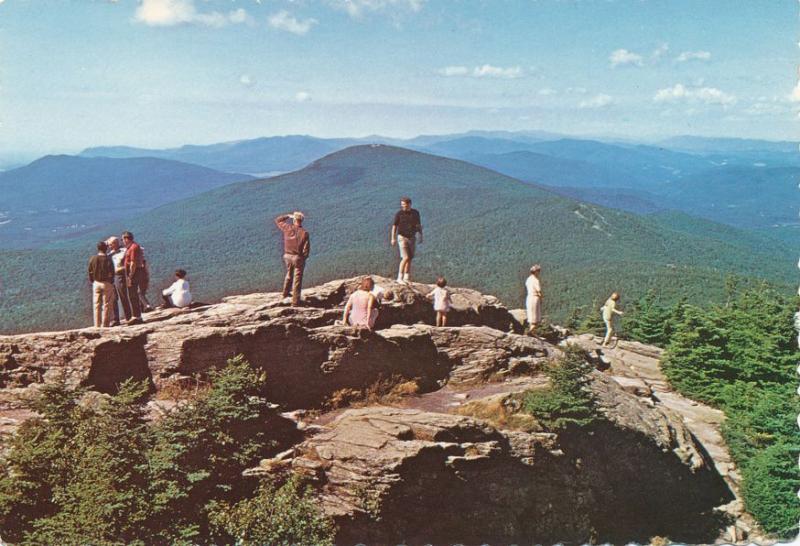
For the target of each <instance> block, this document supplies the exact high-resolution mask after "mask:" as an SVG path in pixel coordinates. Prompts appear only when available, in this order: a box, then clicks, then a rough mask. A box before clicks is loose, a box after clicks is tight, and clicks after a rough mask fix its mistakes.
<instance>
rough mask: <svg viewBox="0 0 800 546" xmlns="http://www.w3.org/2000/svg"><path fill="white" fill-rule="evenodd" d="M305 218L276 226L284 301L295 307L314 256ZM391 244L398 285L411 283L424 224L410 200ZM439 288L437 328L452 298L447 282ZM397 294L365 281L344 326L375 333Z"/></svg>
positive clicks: (297, 215)
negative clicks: (279, 237) (280, 241)
mask: <svg viewBox="0 0 800 546" xmlns="http://www.w3.org/2000/svg"><path fill="white" fill-rule="evenodd" d="M304 219H305V215H304V214H303V213H302V212H300V211H295V212H293V213H291V214H281V215H280V216H278V217H277V218H275V225H276V226H277V227H278V229H280V230H281V232H282V233H283V262H284V265H285V267H286V276H285V277H284V280H283V298H284V302H285V303H291V305H293V306H297V305H299V304H300V300H301V297H300V296H301V291H302V285H303V271H304V270H305V264H306V260H307V259H308V257H309V255H310V254H311V241H310V237H309V235H308V231H306V230H305V228H303V220H304ZM389 244H390V245H391V246H397V247H398V249H399V251H400V266H399V268H398V271H397V282H399V283H405V284H407V283H409V282H410V281H411V262H412V260H413V259H414V254H415V250H416V246H417V244H422V220H421V219H420V214H419V211H418V210H416V209H413V208H411V199H410V198H408V197H403V198H401V199H400V210H399V211H397V213H396V214H395V216H394V222H393V223H392V229H391V234H390V236H389ZM436 285H437V286H436V288H435V289H434V290H433V292H431V294H430V298H431V300H432V301H433V307H434V311H435V312H436V324H437V326H445V325H446V324H447V313H448V311H450V306H451V299H450V297H451V294H450V290H449V289H447V280H446V279H445V278H444V277H439V278H438V279H437V281H436ZM393 297H394V294H393V292H392V291H391V290H387V289H385V288H383V287H381V286H376V285H375V281H374V280H373V279H372V278H371V277H365V278H364V279H363V280H362V282H361V284H360V285H359V287H358V288H357V289H356V290H355V291H354V292H353V293H352V294H351V295H350V297H349V299H348V300H347V303H346V304H345V308H344V312H343V316H342V322H343V323H344V324H349V325H352V326H357V327H363V328H368V329H372V328H374V326H375V321H376V320H377V318H378V314H379V313H380V308H381V305H382V304H383V302H384V301H388V300H391V299H393Z"/></svg>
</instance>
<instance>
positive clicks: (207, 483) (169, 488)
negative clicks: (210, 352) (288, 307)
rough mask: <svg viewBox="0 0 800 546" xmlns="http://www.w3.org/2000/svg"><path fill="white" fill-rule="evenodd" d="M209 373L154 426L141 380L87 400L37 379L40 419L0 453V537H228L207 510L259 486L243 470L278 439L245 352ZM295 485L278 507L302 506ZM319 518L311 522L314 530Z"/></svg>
mask: <svg viewBox="0 0 800 546" xmlns="http://www.w3.org/2000/svg"><path fill="white" fill-rule="evenodd" d="M210 381H211V387H210V388H209V389H208V390H207V391H203V392H200V393H199V394H197V395H196V396H195V397H194V398H193V399H190V400H188V401H185V402H183V403H182V404H181V405H179V406H178V407H177V408H176V409H174V410H172V411H170V412H169V413H168V414H167V415H166V416H164V417H162V418H161V419H160V420H158V421H157V422H155V423H154V424H150V423H149V422H148V421H147V419H146V415H145V412H146V405H145V403H146V393H147V385H145V384H144V383H136V382H132V381H128V382H126V383H123V384H122V385H120V387H119V391H118V393H117V394H115V395H114V396H111V397H102V398H100V399H99V401H95V403H87V402H80V403H79V400H81V398H82V397H83V395H84V394H85V392H84V391H83V390H81V389H71V388H68V387H67V386H65V385H64V384H58V385H48V386H45V387H44V388H42V389H41V392H40V394H39V396H38V398H37V399H36V400H34V401H33V403H32V406H33V408H34V409H36V411H37V412H38V413H39V414H40V415H41V417H38V418H34V419H29V420H28V421H26V422H25V423H24V424H23V425H22V426H21V427H20V429H19V431H18V432H17V434H16V435H14V437H13V438H12V439H11V442H10V445H9V446H8V450H7V452H6V455H5V458H4V459H3V460H2V461H0V463H2V464H1V465H0V529H2V536H3V539H4V540H7V541H11V542H13V543H19V544H97V545H112V544H229V543H231V542H232V540H233V538H232V537H231V535H229V534H228V533H227V532H226V531H225V528H224V526H223V527H219V526H217V527H213V528H212V526H211V525H210V521H209V517H210V514H211V513H212V511H213V510H215V509H216V510H218V509H219V507H220V506H222V505H230V506H238V504H237V503H240V502H242V501H244V500H246V499H247V498H248V497H250V496H251V495H252V494H253V493H254V491H255V489H256V485H257V484H256V483H254V482H253V481H252V480H251V479H248V478H244V477H242V471H243V470H245V469H246V468H249V467H252V466H255V465H257V464H258V461H259V460H260V459H261V458H263V457H266V456H269V455H270V454H271V452H272V451H271V450H273V449H274V447H275V445H276V442H275V440H274V438H273V437H272V434H273V431H271V430H270V428H269V426H268V423H269V420H270V418H271V417H273V416H274V410H273V409H272V408H271V407H270V404H268V403H267V401H266V400H265V399H264V397H263V393H264V388H265V378H264V376H263V374H262V373H260V372H258V371H256V370H254V369H253V368H251V367H250V365H249V364H248V363H247V362H245V361H244V360H243V359H241V358H235V359H232V360H230V361H229V362H228V365H227V366H226V367H225V368H224V369H222V370H220V371H218V372H214V373H212V374H211V379H210ZM295 492H296V491H295ZM291 493H292V490H291V488H289V489H285V490H284V489H282V490H281V493H280V495H277V496H276V498H277V499H280V500H281V502H283V503H284V504H283V505H282V506H283V508H282V509H284V510H285V511H286V512H287V513H289V514H297V515H298V517H299V515H302V514H310V513H311V512H309V510H310V508H309V506H310V503H311V497H310V494H309V493H308V492H304V493H303V494H302V495H295V496H292V494H291ZM253 502H256V501H253ZM293 502H297V503H299V504H298V505H297V506H294V505H293V504H292V503H293ZM242 506H247V505H246V504H243V505H242ZM309 517H310V516H309ZM312 520H313V518H312V519H311V520H308V521H312ZM287 521H288V520H287ZM291 521H295V520H291ZM297 521H300V520H297ZM302 521H306V520H302ZM313 521H317V520H313ZM319 521H320V522H322V521H323V520H322V519H320V520H319ZM324 528H326V527H324V525H323V524H322V523H319V525H318V526H317V527H314V528H313V529H316V530H321V529H324ZM281 529H284V531H283V533H284V534H283V535H281V536H283V537H285V538H286V540H287V541H292V540H298V541H301V540H305V538H306V537H308V536H311V535H308V534H303V533H301V532H300V530H299V529H300V528H299V527H298V526H294V527H285V526H284V527H281ZM293 533H297V534H293ZM276 536H277V535H276ZM292 537H294V539H293V538H292Z"/></svg>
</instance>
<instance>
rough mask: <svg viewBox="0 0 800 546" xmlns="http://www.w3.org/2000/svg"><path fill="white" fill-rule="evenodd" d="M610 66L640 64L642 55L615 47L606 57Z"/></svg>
mask: <svg viewBox="0 0 800 546" xmlns="http://www.w3.org/2000/svg"><path fill="white" fill-rule="evenodd" d="M608 61H609V62H610V63H611V68H616V67H618V66H624V65H629V64H630V65H634V66H642V64H643V63H642V56H641V55H639V54H638V53H633V52H632V51H628V50H627V49H615V50H614V51H612V52H611V55H609V57H608Z"/></svg>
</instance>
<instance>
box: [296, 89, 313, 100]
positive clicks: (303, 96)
mask: <svg viewBox="0 0 800 546" xmlns="http://www.w3.org/2000/svg"><path fill="white" fill-rule="evenodd" d="M294 100H296V101H297V102H308V101H310V100H311V93H309V92H308V91H298V92H297V93H296V94H295V96H294Z"/></svg>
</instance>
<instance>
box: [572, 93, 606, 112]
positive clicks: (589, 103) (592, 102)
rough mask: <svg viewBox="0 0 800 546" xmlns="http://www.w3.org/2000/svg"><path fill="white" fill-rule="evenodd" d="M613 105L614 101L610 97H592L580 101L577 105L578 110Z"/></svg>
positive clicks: (602, 95)
mask: <svg viewBox="0 0 800 546" xmlns="http://www.w3.org/2000/svg"><path fill="white" fill-rule="evenodd" d="M613 103H614V99H612V98H611V96H610V95H604V94H600V95H595V96H594V97H592V98H590V99H586V100H582V101H581V102H580V103H578V108H584V109H586V108H605V107H606V106H609V105H611V104H613Z"/></svg>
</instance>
